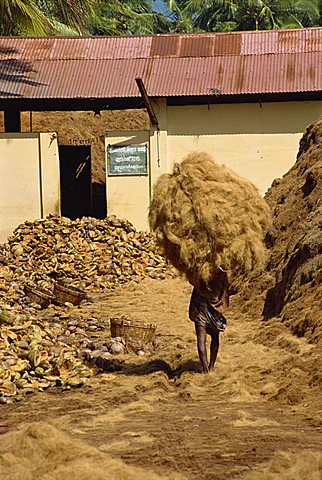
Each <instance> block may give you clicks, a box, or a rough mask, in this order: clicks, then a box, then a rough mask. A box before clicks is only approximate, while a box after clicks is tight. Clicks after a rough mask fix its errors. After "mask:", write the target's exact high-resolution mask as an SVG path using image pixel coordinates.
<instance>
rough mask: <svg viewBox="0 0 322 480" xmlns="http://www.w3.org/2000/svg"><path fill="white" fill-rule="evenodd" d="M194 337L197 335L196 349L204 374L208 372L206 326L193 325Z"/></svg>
mask: <svg viewBox="0 0 322 480" xmlns="http://www.w3.org/2000/svg"><path fill="white" fill-rule="evenodd" d="M195 328H196V335H197V347H198V354H199V360H200V363H201V366H202V369H203V372H204V373H208V372H209V367H208V361H207V348H206V336H207V332H206V325H200V323H195Z"/></svg>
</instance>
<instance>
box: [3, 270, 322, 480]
mask: <svg viewBox="0 0 322 480" xmlns="http://www.w3.org/2000/svg"><path fill="white" fill-rule="evenodd" d="M190 293H191V287H190V286H189V284H188V283H187V282H185V281H183V280H181V279H179V278H174V279H166V280H153V279H148V278H146V279H144V280H143V281H142V282H141V283H133V284H131V283H130V284H128V285H125V286H120V287H118V288H117V289H116V290H115V291H114V292H110V293H109V294H106V293H105V294H104V295H103V294H101V295H99V296H97V297H96V299H95V301H94V302H92V303H85V304H84V305H81V306H78V307H70V310H69V311H68V313H71V314H72V313H77V315H79V316H81V317H83V318H86V317H95V316H96V317H100V318H102V317H104V318H106V319H109V318H111V317H113V316H120V315H121V314H126V315H128V316H129V317H131V316H132V317H133V318H141V319H144V320H145V321H150V322H155V323H156V324H157V331H156V334H157V338H158V339H159V346H158V349H157V351H156V352H155V353H153V354H145V355H144V356H138V355H134V354H133V355H129V354H124V355H120V356H114V357H112V360H106V361H105V362H104V363H103V364H102V365H101V366H102V367H103V368H102V369H99V368H98V369H97V374H96V375H95V376H94V377H92V378H91V379H89V380H88V382H87V383H86V384H85V386H83V387H82V388H80V389H71V390H67V391H61V389H60V388H54V389H51V390H50V391H48V390H47V391H46V392H42V393H39V394H36V395H32V396H30V397H28V398H27V400H24V401H23V402H21V403H18V404H12V405H4V406H2V407H1V409H0V416H1V419H0V423H1V429H0V449H1V451H2V462H0V473H1V475H0V477H1V478H6V479H8V480H11V479H12V480H13V479H15V480H17V479H19V480H20V479H27V480H28V479H29V478H30V479H56V478H57V479H58V478H78V479H79V478H81V479H87V478H88V479H89V478H94V479H104V478H106V479H107V478H115V479H123V478H124V479H139V478H147V479H154V478H173V479H175V478H177V479H179V478H186V479H207V480H208V479H213V480H215V479H216V480H217V479H218V480H219V479H220V480H222V479H231V478H243V479H246V478H247V479H284V478H285V479H292V480H293V479H294V480H296V479H304V478H306V479H312V480H315V479H320V478H321V473H322V454H321V445H322V415H321V396H320V394H321V391H320V385H319V383H314V381H313V380H312V376H311V375H310V369H311V368H312V362H313V363H314V362H315V361H317V359H318V351H317V346H316V345H313V344H309V343H307V341H306V340H305V338H296V337H294V336H293V335H292V334H291V333H290V332H289V331H288V330H287V329H286V328H284V327H283V326H282V325H281V324H274V323H268V324H267V323H263V321H262V320H261V319H260V317H257V318H256V317H253V318H251V317H249V316H248V315H247V314H246V313H241V311H240V306H239V305H238V302H237V300H234V297H233V298H232V305H231V307H230V308H229V310H228V311H227V312H226V313H227V319H228V328H227V330H226V332H225V333H224V334H222V337H221V338H222V341H221V348H220V352H219V358H218V361H217V366H216V369H215V371H214V372H212V373H211V374H209V375H204V374H201V373H199V363H198V357H197V350H196V345H195V335H194V326H193V324H192V322H190V321H189V319H188V315H187V314H188V311H187V309H188V303H189V297H190ZM66 308H67V307H66ZM96 335H98V334H96ZM101 335H102V334H101ZM105 335H106V336H109V331H108V329H107V331H106V332H105ZM93 338H95V334H94V333H93ZM62 435H63V437H62ZM62 439H63V441H62ZM28 475H30V476H28ZM56 475H57V476H56Z"/></svg>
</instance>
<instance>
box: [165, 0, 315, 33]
mask: <svg viewBox="0 0 322 480" xmlns="http://www.w3.org/2000/svg"><path fill="white" fill-rule="evenodd" d="M166 3H167V5H168V7H169V9H170V11H171V12H173V13H175V14H176V16H177V18H178V17H179V14H178V11H179V12H180V14H181V15H182V13H184V14H185V16H186V17H187V18H190V20H191V24H192V25H191V24H190V25H189V28H190V29H192V30H198V29H199V30H202V31H218V30H266V29H276V28H301V27H303V26H314V25H317V24H318V22H319V0H295V1H290V0H239V1H237V0H236V1H234V0H166ZM320 3H321V2H320ZM177 24H178V23H177ZM177 24H176V25H177Z"/></svg>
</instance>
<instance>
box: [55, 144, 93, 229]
mask: <svg viewBox="0 0 322 480" xmlns="http://www.w3.org/2000/svg"><path fill="white" fill-rule="evenodd" d="M59 165H60V195H61V214H62V216H64V217H68V218H70V219H71V220H75V219H76V218H80V217H88V216H91V214H92V185H91V147H90V146H60V147H59Z"/></svg>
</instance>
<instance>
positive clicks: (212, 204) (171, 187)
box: [149, 152, 271, 285]
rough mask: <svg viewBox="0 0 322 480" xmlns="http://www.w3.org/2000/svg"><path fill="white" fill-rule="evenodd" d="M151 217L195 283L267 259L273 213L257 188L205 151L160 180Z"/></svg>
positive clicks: (172, 257)
mask: <svg viewBox="0 0 322 480" xmlns="http://www.w3.org/2000/svg"><path fill="white" fill-rule="evenodd" d="M149 223H150V227H151V230H152V231H153V232H154V233H155V235H156V240H157V242H158V243H159V245H160V246H161V247H162V249H163V251H164V255H165V256H166V258H167V259H168V260H169V261H170V263H171V264H172V265H173V266H174V267H176V268H177V269H178V271H179V272H180V273H181V274H183V275H185V276H186V277H187V278H188V280H189V281H190V282H191V283H192V284H194V285H195V284H196V283H198V282H199V281H201V280H203V281H204V282H206V283H209V281H210V280H211V279H214V278H215V277H216V275H218V272H219V270H224V271H226V272H227V273H228V277H232V276H234V275H237V274H238V275H247V274H249V273H250V272H252V271H254V270H259V269H261V268H262V267H263V265H264V263H265V260H266V249H265V246H264V243H263V239H264V235H265V233H266V232H267V230H268V228H269V226H270V223H271V213H270V210H269V207H268V205H267V203H266V202H265V200H264V199H263V198H262V197H261V196H260V194H259V192H258V190H257V188H256V187H255V186H254V185H253V184H252V183H251V182H249V181H248V180H246V179H244V178H242V177H240V176H239V175H237V174H236V173H235V172H233V171H232V170H230V169H228V168H227V167H225V166H222V165H218V164H217V163H215V162H214V161H213V159H212V158H211V157H210V156H209V155H208V154H207V153H203V152H194V153H191V154H189V155H188V156H187V157H186V158H185V159H184V160H183V161H182V162H181V163H180V164H178V163H176V164H175V165H174V168H173V172H172V173H170V174H168V173H167V174H164V175H162V176H161V177H159V179H158V180H157V182H156V184H155V185H154V189H153V198H152V202H151V206H150V210H149Z"/></svg>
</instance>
